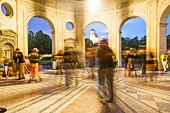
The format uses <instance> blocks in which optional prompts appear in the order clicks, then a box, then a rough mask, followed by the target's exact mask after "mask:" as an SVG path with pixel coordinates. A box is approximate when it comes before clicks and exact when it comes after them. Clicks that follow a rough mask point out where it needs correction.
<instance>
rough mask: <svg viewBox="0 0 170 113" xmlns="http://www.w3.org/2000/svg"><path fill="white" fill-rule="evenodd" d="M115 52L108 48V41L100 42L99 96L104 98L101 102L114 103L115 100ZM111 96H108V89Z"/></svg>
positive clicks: (98, 53) (98, 55)
mask: <svg viewBox="0 0 170 113" xmlns="http://www.w3.org/2000/svg"><path fill="white" fill-rule="evenodd" d="M112 56H114V53H113V51H112V50H111V49H110V48H109V47H108V44H107V42H106V39H105V38H104V39H102V40H101V41H100V47H99V48H98V50H97V57H98V59H99V70H98V77H99V88H100V89H99V94H100V95H99V96H101V98H103V99H102V100H101V102H108V103H112V102H113V101H114V100H113V66H114V64H113V59H112ZM105 78H106V80H107V86H105ZM106 87H107V88H108V92H109V94H107V91H106V90H107V89H106Z"/></svg>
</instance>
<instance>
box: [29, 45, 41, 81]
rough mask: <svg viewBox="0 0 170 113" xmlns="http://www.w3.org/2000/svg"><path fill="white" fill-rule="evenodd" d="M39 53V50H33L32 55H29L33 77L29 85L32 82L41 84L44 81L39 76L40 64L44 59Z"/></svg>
mask: <svg viewBox="0 0 170 113" xmlns="http://www.w3.org/2000/svg"><path fill="white" fill-rule="evenodd" d="M38 52H39V50H38V49H37V48H33V50H32V53H31V54H30V55H29V60H30V67H31V73H30V74H31V77H30V79H29V81H28V83H30V82H31V81H32V80H35V82H40V81H41V80H42V78H41V77H40V75H39V74H38V62H39V61H40V60H41V59H42V57H41V55H40V54H38Z"/></svg>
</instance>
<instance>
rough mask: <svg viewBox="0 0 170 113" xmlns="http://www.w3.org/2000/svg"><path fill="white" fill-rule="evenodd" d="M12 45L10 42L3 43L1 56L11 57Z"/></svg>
mask: <svg viewBox="0 0 170 113" xmlns="http://www.w3.org/2000/svg"><path fill="white" fill-rule="evenodd" d="M13 53H14V47H13V46H12V44H10V43H5V44H4V45H3V47H2V57H4V58H6V59H13Z"/></svg>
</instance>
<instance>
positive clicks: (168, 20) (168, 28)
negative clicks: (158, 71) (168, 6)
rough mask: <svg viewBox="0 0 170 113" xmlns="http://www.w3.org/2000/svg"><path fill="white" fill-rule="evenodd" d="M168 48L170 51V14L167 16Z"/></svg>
mask: <svg viewBox="0 0 170 113" xmlns="http://www.w3.org/2000/svg"><path fill="white" fill-rule="evenodd" d="M166 31H167V33H166V35H167V50H168V51H170V15H169V16H168V18H167V30H166Z"/></svg>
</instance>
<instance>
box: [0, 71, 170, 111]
mask: <svg viewBox="0 0 170 113" xmlns="http://www.w3.org/2000/svg"><path fill="white" fill-rule="evenodd" d="M147 73H148V74H147V75H149V74H152V75H153V81H150V79H149V78H148V77H142V75H141V73H140V71H138V72H137V74H138V77H124V71H123V70H122V69H116V70H115V77H114V96H115V98H116V103H114V104H102V103H100V102H99V100H100V99H99V98H98V95H97V79H95V80H91V79H89V75H90V72H89V71H88V70H87V69H86V70H85V69H81V70H75V71H74V73H73V74H76V75H77V76H78V77H79V85H78V86H75V85H74V84H73V85H71V86H70V87H66V86H65V85H64V75H56V74H55V71H54V70H48V71H45V72H43V73H41V76H42V78H43V81H42V82H40V83H34V82H32V83H30V84H27V83H26V82H27V79H28V76H27V78H26V80H21V81H16V80H13V78H10V79H8V80H7V79H6V78H1V79H0V90H1V92H0V93H1V95H3V96H4V97H3V98H2V96H0V101H1V102H2V100H4V101H5V99H7V97H8V95H9V97H11V98H12V96H11V95H12V94H14V95H15V96H13V98H17V96H18V95H19V94H20V95H19V97H21V96H22V98H23V96H24V95H25V98H23V99H21V100H20V101H16V99H14V100H12V99H11V101H15V102H11V104H9V105H8V104H7V105H6V106H5V107H6V108H7V109H8V110H7V113H170V107H169V106H170V83H169V82H170V73H164V72H147ZM95 74H96V75H97V71H96V73H95ZM73 83H74V82H73ZM4 84H6V85H4ZM28 92H29V93H28ZM5 95H6V98H5ZM17 100H19V98H17ZM8 102H10V100H8ZM1 106H2V107H3V105H1Z"/></svg>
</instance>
